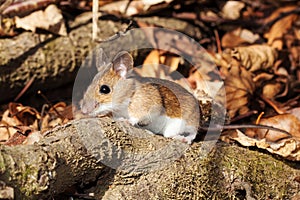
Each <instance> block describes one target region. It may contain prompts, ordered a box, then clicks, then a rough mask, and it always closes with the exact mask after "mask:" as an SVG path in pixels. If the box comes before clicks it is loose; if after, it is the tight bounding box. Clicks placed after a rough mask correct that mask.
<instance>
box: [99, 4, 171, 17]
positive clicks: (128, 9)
mask: <svg viewBox="0 0 300 200" xmlns="http://www.w3.org/2000/svg"><path fill="white" fill-rule="evenodd" d="M172 1H173V0H154V1H150V0H140V1H128V0H123V1H115V2H111V3H108V4H106V5H103V6H101V7H100V10H101V11H105V12H108V13H111V14H116V15H124V16H133V15H137V14H146V13H149V12H152V11H155V10H160V9H162V8H166V7H168V6H169V4H170V3H171V2H172Z"/></svg>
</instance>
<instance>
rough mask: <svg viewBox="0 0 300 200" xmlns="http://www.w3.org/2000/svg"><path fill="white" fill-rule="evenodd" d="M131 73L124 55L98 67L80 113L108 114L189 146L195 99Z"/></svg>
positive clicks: (194, 126)
mask: <svg viewBox="0 0 300 200" xmlns="http://www.w3.org/2000/svg"><path fill="white" fill-rule="evenodd" d="M101 53H103V52H101ZM132 69H133V58H132V56H131V55H130V54H129V53H128V52H125V51H122V52H120V53H119V54H118V55H117V56H115V58H114V59H113V61H112V62H111V63H108V64H106V63H105V64H104V65H101V66H98V74H97V75H96V76H95V78H94V79H93V81H92V83H91V85H90V86H89V87H88V89H87V91H86V93H85V95H84V98H83V101H82V104H81V110H82V112H83V113H84V114H88V115H90V116H97V115H105V114H108V113H112V114H113V116H114V117H116V118H117V119H125V120H128V121H129V122H130V123H131V124H132V125H134V126H139V127H142V128H145V129H148V130H150V131H151V132H153V133H156V134H161V135H163V136H164V137H169V138H175V139H179V140H181V141H184V142H187V143H189V144H190V143H191V142H192V141H193V139H194V138H195V137H196V134H197V131H198V126H199V116H200V115H199V106H198V101H197V100H196V98H195V97H194V96H193V95H192V94H191V93H189V92H188V91H187V90H186V89H184V88H183V87H182V86H180V85H178V84H176V83H174V82H171V81H167V80H162V79H157V78H145V77H140V76H137V75H134V76H130V75H132V73H130V72H131V71H132Z"/></svg>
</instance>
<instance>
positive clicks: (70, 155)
mask: <svg viewBox="0 0 300 200" xmlns="http://www.w3.org/2000/svg"><path fill="white" fill-rule="evenodd" d="M211 147H212V149H211V150H210V148H211ZM206 150H208V151H206ZM299 177H300V170H299V163H294V162H287V161H284V160H281V158H279V157H274V156H272V155H270V154H268V153H265V152H259V151H258V150H257V149H255V150H250V149H247V148H243V147H238V146H236V145H229V144H224V143H221V142H218V143H215V142H213V141H204V142H195V143H194V144H193V145H191V146H189V145H187V144H184V143H181V142H179V141H175V140H172V139H167V138H164V137H162V136H157V135H151V134H149V133H147V132H146V131H144V130H142V129H138V128H134V127H132V126H130V125H129V124H126V123H123V122H114V121H112V120H110V119H109V118H102V119H81V120H77V121H73V122H71V123H69V124H67V125H65V126H61V127H58V128H55V129H53V130H51V131H50V132H48V133H47V135H46V136H45V138H44V139H43V140H42V141H40V142H38V143H37V144H34V145H27V146H22V145H21V146H13V147H9V146H1V149H0V180H2V181H3V182H5V183H6V184H7V185H9V186H12V187H14V188H15V195H16V199H48V198H50V197H55V196H57V195H58V194H60V193H62V192H63V191H65V190H66V189H68V188H69V187H70V186H71V185H74V184H77V185H84V184H86V183H90V182H94V183H95V180H98V182H97V186H94V187H93V188H89V189H88V190H86V192H93V193H95V199H234V198H237V199H290V198H291V197H293V196H295V195H297V193H299V187H300V186H299V182H297V180H299Z"/></svg>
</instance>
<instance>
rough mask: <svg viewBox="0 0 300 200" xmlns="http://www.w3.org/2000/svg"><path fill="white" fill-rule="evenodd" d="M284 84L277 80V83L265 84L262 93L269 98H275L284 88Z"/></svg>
mask: <svg viewBox="0 0 300 200" xmlns="http://www.w3.org/2000/svg"><path fill="white" fill-rule="evenodd" d="M283 88H284V85H283V84H281V83H279V82H275V83H268V84H266V85H264V86H263V90H262V95H263V96H264V97H266V98H268V99H274V98H275V97H276V96H277V95H278V94H280V92H281V91H282V90H283Z"/></svg>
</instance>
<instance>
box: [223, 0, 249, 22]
mask: <svg viewBox="0 0 300 200" xmlns="http://www.w3.org/2000/svg"><path fill="white" fill-rule="evenodd" d="M244 7H245V3H244V2H242V1H227V2H226V3H225V5H224V6H223V8H222V13H221V15H222V17H223V18H225V19H231V20H236V19H238V18H239V17H240V15H241V10H242V9H243V8H244Z"/></svg>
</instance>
